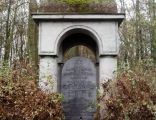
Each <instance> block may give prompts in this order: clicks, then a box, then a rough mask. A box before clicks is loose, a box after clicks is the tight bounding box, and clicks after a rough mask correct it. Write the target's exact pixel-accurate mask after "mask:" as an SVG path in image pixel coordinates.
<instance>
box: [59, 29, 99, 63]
mask: <svg viewBox="0 0 156 120" xmlns="http://www.w3.org/2000/svg"><path fill="white" fill-rule="evenodd" d="M74 48H75V49H76V48H78V49H79V48H80V49H81V48H84V50H85V51H86V52H87V53H88V54H90V55H89V56H92V57H88V56H87V55H86V56H85V55H83V54H75V55H72V56H81V55H83V57H88V58H90V59H91V60H92V61H93V62H97V61H98V57H97V56H98V46H97V43H96V41H95V40H94V38H93V37H92V36H90V35H88V34H86V33H80V32H76V33H75V32H74V33H72V34H69V35H67V36H66V37H65V38H64V39H63V41H62V43H61V49H62V50H61V51H62V59H63V60H62V61H66V60H67V58H66V55H67V53H69V52H71V50H74ZM68 58H71V57H70V56H68Z"/></svg>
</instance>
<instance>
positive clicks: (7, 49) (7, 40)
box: [4, 0, 11, 61]
mask: <svg viewBox="0 0 156 120" xmlns="http://www.w3.org/2000/svg"><path fill="white" fill-rule="evenodd" d="M10 14H11V0H9V3H8V10H7V20H6V31H5V32H6V33H5V46H4V48H5V51H4V61H8V60H9V54H10V47H11V45H10Z"/></svg>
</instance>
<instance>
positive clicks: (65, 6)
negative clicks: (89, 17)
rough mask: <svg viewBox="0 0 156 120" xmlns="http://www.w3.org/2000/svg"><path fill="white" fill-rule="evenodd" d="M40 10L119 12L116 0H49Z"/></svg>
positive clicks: (54, 11) (58, 11)
mask: <svg viewBox="0 0 156 120" xmlns="http://www.w3.org/2000/svg"><path fill="white" fill-rule="evenodd" d="M39 12H53V13H56V12H57V13H117V5H116V2H115V1H114V0H48V1H46V2H45V1H44V3H42V4H41V6H40V8H39Z"/></svg>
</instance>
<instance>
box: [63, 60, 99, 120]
mask: <svg viewBox="0 0 156 120" xmlns="http://www.w3.org/2000/svg"><path fill="white" fill-rule="evenodd" d="M61 92H62V94H63V95H64V101H63V107H64V111H65V116H66V120H80V119H82V120H93V115H94V112H95V110H96V109H95V107H96V106H95V103H96V69H95V66H94V64H93V63H92V62H91V61H90V60H89V59H87V58H84V57H74V58H72V59H70V60H68V61H67V62H66V63H65V65H64V67H63V70H62V79H61Z"/></svg>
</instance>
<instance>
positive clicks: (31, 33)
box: [28, 0, 38, 66]
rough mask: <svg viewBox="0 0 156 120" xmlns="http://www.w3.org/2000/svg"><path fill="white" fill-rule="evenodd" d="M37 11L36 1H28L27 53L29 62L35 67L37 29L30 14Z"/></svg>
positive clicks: (36, 60) (36, 62) (36, 61)
mask: <svg viewBox="0 0 156 120" xmlns="http://www.w3.org/2000/svg"><path fill="white" fill-rule="evenodd" d="M36 11H37V2H36V0H34V1H32V0H30V3H29V12H30V13H29V23H28V53H29V60H30V62H31V63H34V64H35V66H37V65H38V47H37V44H38V40H37V33H38V28H37V25H36V24H35V23H34V21H33V20H32V18H31V12H36Z"/></svg>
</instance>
